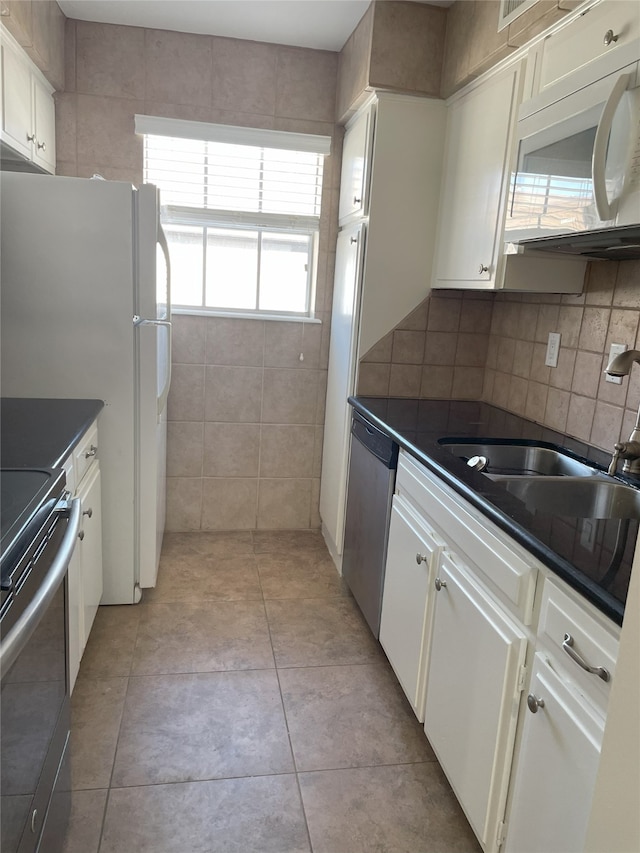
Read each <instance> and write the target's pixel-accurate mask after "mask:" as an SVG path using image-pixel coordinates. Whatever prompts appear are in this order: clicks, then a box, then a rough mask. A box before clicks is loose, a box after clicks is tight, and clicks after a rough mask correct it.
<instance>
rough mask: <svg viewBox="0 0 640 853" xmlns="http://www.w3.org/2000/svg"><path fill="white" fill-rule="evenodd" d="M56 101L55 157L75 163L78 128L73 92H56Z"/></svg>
mask: <svg viewBox="0 0 640 853" xmlns="http://www.w3.org/2000/svg"><path fill="white" fill-rule="evenodd" d="M55 103H56V158H57V159H58V160H59V161H64V162H68V163H74V164H75V163H76V160H77V152H76V141H77V138H78V128H77V125H76V116H77V106H76V96H75V94H73V93H71V94H66V93H65V92H58V93H56V95H55Z"/></svg>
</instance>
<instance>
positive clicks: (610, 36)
mask: <svg viewBox="0 0 640 853" xmlns="http://www.w3.org/2000/svg"><path fill="white" fill-rule="evenodd" d="M619 38H620V35H619V34H618V35H614V32H613V30H607V31H606V33H605V34H604V38H603V39H602V43H603V44H604V45H605V46H606V47H609V45H610V44H615V43H616V42H617V41H618V39H619Z"/></svg>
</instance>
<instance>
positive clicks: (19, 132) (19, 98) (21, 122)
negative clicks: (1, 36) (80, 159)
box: [1, 41, 33, 157]
mask: <svg viewBox="0 0 640 853" xmlns="http://www.w3.org/2000/svg"><path fill="white" fill-rule="evenodd" d="M1 49H2V94H3V114H2V137H3V139H4V140H5V141H6V142H7V143H8V144H9V145H11V147H12V148H15V149H16V150H17V151H19V152H20V153H21V154H23V155H24V156H25V157H31V141H32V140H31V136H32V135H33V128H32V127H31V72H30V70H29V66H28V65H27V63H26V62H25V61H24V60H23V58H22V57H21V56H19V55H18V53H17V52H16V51H14V50H13V49H12V48H11V47H10V46H9V45H8V44H7V43H6V42H4V41H3V43H2V46H1Z"/></svg>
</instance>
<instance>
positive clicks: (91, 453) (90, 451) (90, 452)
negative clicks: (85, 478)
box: [84, 444, 98, 459]
mask: <svg viewBox="0 0 640 853" xmlns="http://www.w3.org/2000/svg"><path fill="white" fill-rule="evenodd" d="M97 452H98V448H97V447H96V446H95V444H92V445H91V446H90V447H89V449H88V450H87V452H86V453H85V454H84V458H85V459H91V457H92V456H95V455H96V453H97Z"/></svg>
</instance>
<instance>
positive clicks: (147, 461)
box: [0, 172, 171, 604]
mask: <svg viewBox="0 0 640 853" xmlns="http://www.w3.org/2000/svg"><path fill="white" fill-rule="evenodd" d="M0 231H1V254H0V274H1V278H0V294H1V298H0V311H1V337H0V356H1V378H0V383H1V384H0V390H1V392H2V396H5V397H47V398H52V397H53V398H93V399H96V398H97V399H101V400H103V401H104V404H105V407H104V409H103V411H102V413H101V415H100V419H99V443H100V448H99V458H100V468H101V475H102V505H103V571H104V593H103V597H102V603H103V604H133V603H136V602H137V601H139V600H140V598H141V595H142V588H144V587H152V586H155V582H156V576H157V569H158V561H159V558H160V547H161V544H162V536H163V532H164V525H165V504H166V492H165V474H166V430H167V417H166V406H167V396H168V393H169V385H170V382H171V324H170V292H169V282H170V274H169V257H168V251H167V245H166V241H165V239H164V234H163V233H162V228H161V227H160V220H159V200H158V191H157V189H156V188H155V187H153V186H151V185H144V186H142V187H140V188H139V189H135V188H134V187H132V186H131V184H127V183H122V182H116V181H103V180H94V179H91V180H87V179H83V178H64V177H55V176H49V175H35V174H22V173H17V172H2V173H0Z"/></svg>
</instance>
